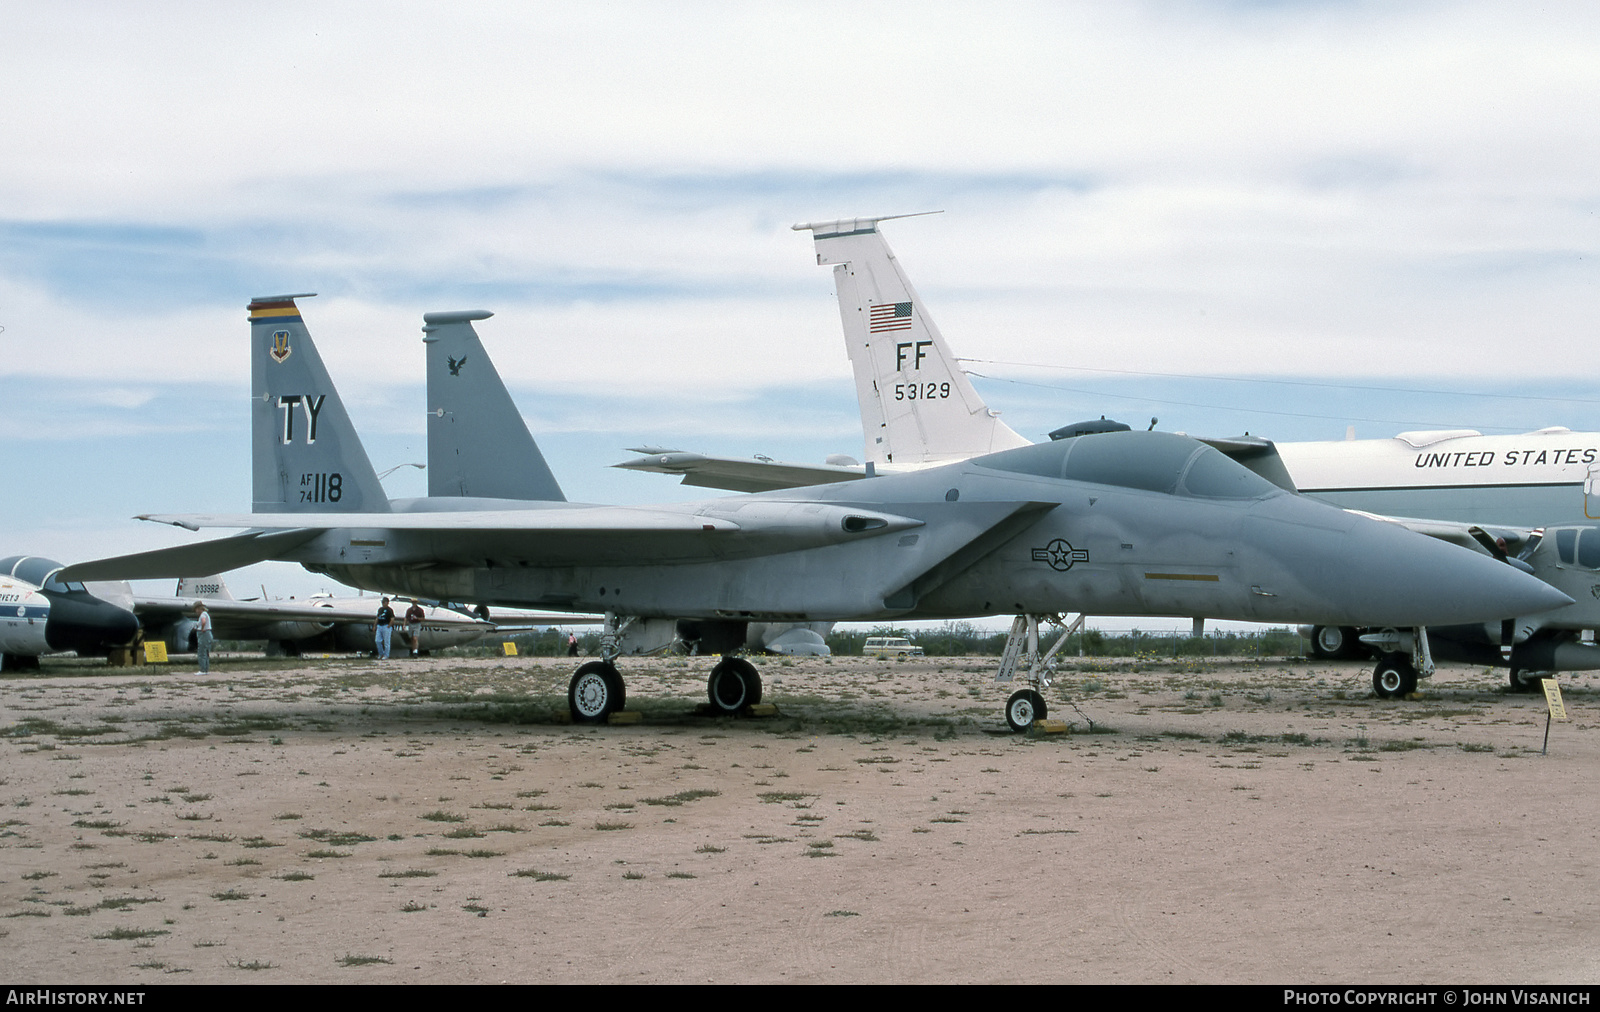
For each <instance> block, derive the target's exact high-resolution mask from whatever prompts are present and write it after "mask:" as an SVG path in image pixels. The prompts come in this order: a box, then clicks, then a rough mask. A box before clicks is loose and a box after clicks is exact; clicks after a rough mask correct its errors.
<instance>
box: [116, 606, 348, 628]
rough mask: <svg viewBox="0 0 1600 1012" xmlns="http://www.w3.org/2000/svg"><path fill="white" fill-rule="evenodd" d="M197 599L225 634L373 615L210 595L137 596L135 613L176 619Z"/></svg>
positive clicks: (160, 619) (190, 609)
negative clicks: (234, 628) (269, 625)
mask: <svg viewBox="0 0 1600 1012" xmlns="http://www.w3.org/2000/svg"><path fill="white" fill-rule="evenodd" d="M196 601H200V602H202V603H203V604H204V605H205V606H206V611H208V612H210V613H211V621H212V622H214V623H215V624H216V625H217V626H218V630H217V631H218V633H219V634H224V635H225V633H224V630H225V629H226V628H227V627H228V626H231V625H251V624H259V623H262V622H321V623H323V624H324V625H326V624H329V623H332V622H335V621H339V620H341V619H345V618H347V617H348V618H350V619H351V620H354V619H357V618H363V617H364V618H365V619H366V620H367V621H371V620H372V616H371V615H367V616H344V615H339V614H336V613H335V612H334V611H333V610H331V609H329V608H318V607H316V606H314V605H312V604H309V603H307V602H302V601H230V600H227V599H218V598H210V597H201V598H196V597H136V598H134V599H133V613H134V614H135V615H137V616H139V619H140V621H145V620H146V619H150V620H153V621H155V622H158V623H159V622H174V621H177V620H178V619H181V618H186V617H188V616H190V615H192V614H193V613H194V603H195V602H196ZM147 624H148V623H147Z"/></svg>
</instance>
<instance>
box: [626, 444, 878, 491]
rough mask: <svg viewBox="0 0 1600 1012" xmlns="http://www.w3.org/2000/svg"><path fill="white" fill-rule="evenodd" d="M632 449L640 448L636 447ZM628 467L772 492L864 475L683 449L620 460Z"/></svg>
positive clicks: (858, 470) (688, 481)
mask: <svg viewBox="0 0 1600 1012" xmlns="http://www.w3.org/2000/svg"><path fill="white" fill-rule="evenodd" d="M634 452H636V453H637V452H640V450H639V449H638V448H635V450H634ZM611 466H612V467H620V468H623V469H625V470H628V471H652V472H654V473H656V474H676V475H682V476H683V484H685V485H695V486H698V487H700V488H721V489H727V490H728V491H730V492H772V491H776V490H778V489H784V488H805V487H807V486H810V485H831V484H833V483H835V482H840V481H855V480H856V479H858V478H865V477H866V476H867V474H866V470H865V468H862V467H861V466H859V465H858V466H855V467H850V466H847V465H842V464H789V463H784V462H781V461H776V460H756V459H751V458H747V457H708V456H706V455H705V454H703V453H689V452H687V451H684V450H663V451H660V452H656V453H649V454H647V455H646V456H643V457H635V458H634V459H633V460H625V461H623V462H622V463H620V464H612V465H611Z"/></svg>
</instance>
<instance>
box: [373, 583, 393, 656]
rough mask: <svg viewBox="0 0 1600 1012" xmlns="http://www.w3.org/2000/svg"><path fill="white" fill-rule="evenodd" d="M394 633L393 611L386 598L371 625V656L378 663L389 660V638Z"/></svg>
mask: <svg viewBox="0 0 1600 1012" xmlns="http://www.w3.org/2000/svg"><path fill="white" fill-rule="evenodd" d="M393 633H394V609H393V608H391V607H389V599H388V598H387V597H386V598H384V599H383V601H382V602H381V603H380V604H379V605H378V617H377V618H376V619H375V620H373V623H372V645H373V651H372V652H373V655H374V656H376V657H377V658H378V660H380V661H386V660H388V659H389V637H390V636H391V635H393Z"/></svg>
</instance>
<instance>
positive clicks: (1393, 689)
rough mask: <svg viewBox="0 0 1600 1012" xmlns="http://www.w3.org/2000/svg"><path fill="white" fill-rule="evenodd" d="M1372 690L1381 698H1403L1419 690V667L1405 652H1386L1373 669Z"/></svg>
mask: <svg viewBox="0 0 1600 1012" xmlns="http://www.w3.org/2000/svg"><path fill="white" fill-rule="evenodd" d="M1372 691H1373V692H1375V693H1377V694H1378V698H1379V699H1403V698H1405V697H1406V696H1409V695H1411V694H1412V693H1413V692H1416V691H1417V669H1416V668H1414V667H1412V666H1411V658H1409V657H1407V656H1406V655H1405V654H1384V655H1383V657H1382V659H1380V660H1379V661H1378V666H1377V667H1375V668H1373V669H1372Z"/></svg>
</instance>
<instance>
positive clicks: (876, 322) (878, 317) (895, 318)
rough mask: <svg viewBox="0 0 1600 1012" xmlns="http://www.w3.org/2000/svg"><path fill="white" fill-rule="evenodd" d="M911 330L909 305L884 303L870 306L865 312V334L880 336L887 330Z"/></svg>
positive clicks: (906, 303) (905, 303)
mask: <svg viewBox="0 0 1600 1012" xmlns="http://www.w3.org/2000/svg"><path fill="white" fill-rule="evenodd" d="M910 329H911V303H909V302H886V303H884V304H883V305H881V306H872V307H870V309H869V310H868V312H867V332H868V333H870V334H882V333H883V332H884V331H888V330H910Z"/></svg>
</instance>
